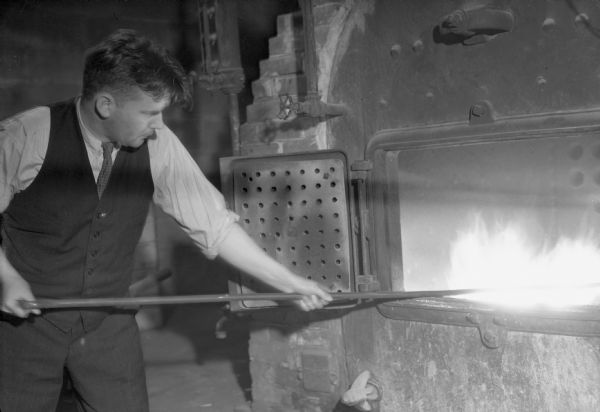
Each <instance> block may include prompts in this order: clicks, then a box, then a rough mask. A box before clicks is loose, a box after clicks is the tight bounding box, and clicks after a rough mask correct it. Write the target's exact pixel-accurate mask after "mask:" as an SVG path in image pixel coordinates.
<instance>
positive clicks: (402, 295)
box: [21, 282, 600, 309]
mask: <svg viewBox="0 0 600 412" xmlns="http://www.w3.org/2000/svg"><path fill="white" fill-rule="evenodd" d="M573 287H576V288H578V289H581V288H600V282H597V283H587V284H585V285H576V286H573ZM568 288H569V286H567V285H557V286H526V287H519V288H514V289H481V288H480V289H445V290H415V291H388V292H347V293H333V294H331V296H332V298H333V300H334V301H345V300H358V299H360V300H402V299H417V298H438V297H448V296H458V295H465V294H472V293H498V292H505V293H506V292H510V291H517V290H548V289H555V290H564V289H568ZM302 296H303V295H301V294H298V293H252V294H247V295H227V294H223V295H179V296H139V297H123V298H88V299H37V300H35V301H21V306H22V307H23V308H24V309H65V308H92V307H136V306H156V305H181V304H194V303H216V302H232V301H240V300H242V301H243V300H246V301H249V300H265V301H289V300H298V299H301V298H302Z"/></svg>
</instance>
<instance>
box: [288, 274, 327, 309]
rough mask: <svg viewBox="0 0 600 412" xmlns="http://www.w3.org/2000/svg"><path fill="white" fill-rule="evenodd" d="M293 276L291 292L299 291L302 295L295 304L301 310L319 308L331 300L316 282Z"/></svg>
mask: <svg viewBox="0 0 600 412" xmlns="http://www.w3.org/2000/svg"><path fill="white" fill-rule="evenodd" d="M294 276H295V278H296V279H295V280H294V283H297V284H294V286H293V290H292V293H300V294H302V295H304V297H303V298H302V299H300V300H298V301H296V304H297V305H298V307H299V308H300V309H302V310H303V311H306V312H308V311H310V310H315V309H321V308H322V307H323V306H325V305H327V304H328V303H329V302H331V300H332V298H331V295H330V294H329V293H327V292H326V291H325V289H323V288H322V287H321V286H320V285H319V284H318V283H316V282H314V281H312V280H307V279H304V278H301V277H299V276H296V275H294Z"/></svg>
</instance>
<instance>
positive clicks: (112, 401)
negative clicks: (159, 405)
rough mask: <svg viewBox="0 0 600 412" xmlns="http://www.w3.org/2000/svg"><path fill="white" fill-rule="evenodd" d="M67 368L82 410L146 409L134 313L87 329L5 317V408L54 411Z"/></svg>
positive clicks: (1, 385) (1, 332) (0, 325)
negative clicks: (63, 327)
mask: <svg viewBox="0 0 600 412" xmlns="http://www.w3.org/2000/svg"><path fill="white" fill-rule="evenodd" d="M65 368H66V369H67V370H68V371H69V375H70V377H71V380H72V382H73V389H74V391H75V393H76V396H77V400H78V403H79V409H80V410H82V411H86V412H88V411H94V412H120V411H122V412H146V411H148V395H147V390H146V378H145V372H144V363H143V356H142V351H141V345H140V336H139V330H138V328H137V324H136V322H135V318H134V316H133V314H131V313H115V314H111V315H108V316H107V317H106V318H105V319H104V320H103V321H102V322H101V323H100V324H99V325H98V326H97V327H96V328H94V329H93V330H91V331H89V332H86V331H85V330H84V328H83V324H82V322H81V321H78V322H76V323H75V324H74V325H73V326H72V327H71V328H70V330H66V331H65V330H61V329H59V328H58V327H56V326H55V325H54V324H53V323H51V322H50V321H48V320H47V319H45V318H44V317H43V316H31V317H30V318H28V319H26V320H22V319H18V318H14V317H9V316H6V315H2V316H1V317H0V411H2V412H53V411H55V409H56V405H57V403H58V399H59V395H60V392H61V388H62V384H63V370H64V369H65Z"/></svg>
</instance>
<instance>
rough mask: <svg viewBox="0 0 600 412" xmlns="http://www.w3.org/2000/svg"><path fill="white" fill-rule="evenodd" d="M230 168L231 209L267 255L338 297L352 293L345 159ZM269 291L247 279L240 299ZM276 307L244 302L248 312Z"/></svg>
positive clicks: (278, 159) (242, 162)
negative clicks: (258, 308)
mask: <svg viewBox="0 0 600 412" xmlns="http://www.w3.org/2000/svg"><path fill="white" fill-rule="evenodd" d="M222 167H223V164H222ZM225 167H226V168H227V169H228V170H227V174H228V179H227V180H228V182H229V185H230V190H231V193H230V197H231V199H230V201H231V207H232V208H233V209H234V210H235V212H236V213H238V214H239V215H240V224H241V226H242V227H243V228H244V229H245V230H246V231H247V232H248V234H250V236H251V237H252V238H254V240H255V241H256V242H257V243H258V245H259V246H260V247H261V248H262V249H263V250H264V251H265V252H266V253H268V254H269V255H271V256H272V257H274V258H275V259H276V260H277V261H279V262H281V263H282V264H283V265H285V266H286V267H288V268H289V269H291V270H292V271H293V272H295V273H296V274H298V275H300V276H304V277H306V278H308V279H312V280H315V281H317V282H319V283H320V284H322V285H323V286H325V287H326V288H327V289H328V290H330V291H332V292H347V291H351V290H352V279H353V276H352V262H351V254H350V251H351V238H350V230H349V228H350V225H349V222H350V216H349V209H348V201H347V199H348V193H347V192H348V189H347V179H346V173H347V171H346V158H345V156H344V154H343V153H340V152H314V153H304V154H294V155H285V156H269V157H259V158H231V159H230V160H229V161H228V162H227V164H226V166H225ZM266 290H267V289H265V288H264V287H263V286H261V285H258V284H257V283H256V282H254V281H251V280H249V279H248V278H247V277H243V278H241V279H240V286H239V289H238V293H242V294H243V293H254V292H260V291H266ZM271 304H273V305H274V303H270V302H257V301H247V302H244V305H246V306H248V307H256V306H265V305H271Z"/></svg>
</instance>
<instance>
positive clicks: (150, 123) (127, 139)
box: [107, 89, 169, 147]
mask: <svg viewBox="0 0 600 412" xmlns="http://www.w3.org/2000/svg"><path fill="white" fill-rule="evenodd" d="M168 105H169V98H168V96H166V97H163V98H161V99H159V100H158V101H157V100H154V99H153V98H152V97H151V96H150V95H148V94H146V93H144V92H142V91H141V90H138V89H136V90H135V91H134V92H133V93H131V94H130V95H128V96H126V97H125V96H121V97H119V98H118V100H117V102H116V105H115V106H114V108H113V110H112V112H111V115H110V117H109V118H108V119H107V120H108V124H107V126H108V131H109V136H108V137H109V138H110V139H111V140H112V141H114V142H116V143H119V144H120V145H122V146H129V147H140V146H141V145H142V144H143V143H144V141H145V140H146V139H148V138H150V137H153V136H154V132H155V130H157V129H161V128H163V127H164V123H163V118H162V112H163V110H164V109H165V108H166V107H167V106H168Z"/></svg>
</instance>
